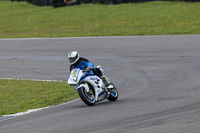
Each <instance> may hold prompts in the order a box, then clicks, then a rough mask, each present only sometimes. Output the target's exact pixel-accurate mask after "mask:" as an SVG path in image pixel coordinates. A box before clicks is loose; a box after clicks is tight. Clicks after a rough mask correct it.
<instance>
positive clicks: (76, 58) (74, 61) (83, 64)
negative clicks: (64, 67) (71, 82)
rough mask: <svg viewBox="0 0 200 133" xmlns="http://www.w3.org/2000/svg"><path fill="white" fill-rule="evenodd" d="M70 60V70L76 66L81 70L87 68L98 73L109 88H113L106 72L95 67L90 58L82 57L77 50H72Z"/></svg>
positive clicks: (69, 55)
mask: <svg viewBox="0 0 200 133" xmlns="http://www.w3.org/2000/svg"><path fill="white" fill-rule="evenodd" d="M68 60H69V64H70V72H71V71H72V69H74V68H80V69H81V70H86V71H93V73H94V74H95V75H97V76H98V77H100V78H101V79H102V81H103V82H104V83H105V85H106V87H107V88H113V86H112V85H111V82H110V81H109V79H108V78H107V77H106V76H105V74H104V73H103V72H102V71H101V70H100V69H99V68H96V67H94V65H93V64H92V63H91V62H90V61H89V60H88V59H86V58H83V57H80V55H79V53H78V52H77V51H72V52H70V53H69V54H68Z"/></svg>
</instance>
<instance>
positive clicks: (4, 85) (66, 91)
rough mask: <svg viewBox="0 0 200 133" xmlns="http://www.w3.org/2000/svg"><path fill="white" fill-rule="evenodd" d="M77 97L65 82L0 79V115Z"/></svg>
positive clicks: (54, 103)
mask: <svg viewBox="0 0 200 133" xmlns="http://www.w3.org/2000/svg"><path fill="white" fill-rule="evenodd" d="M76 98H78V94H77V93H76V91H75V90H73V89H72V88H71V87H70V86H68V85H67V83H66V82H55V81H51V82H47V81H32V80H15V79H14V80H7V79H0V116H2V115H6V114H14V113H18V112H24V111H27V110H29V109H35V108H41V107H46V106H52V105H57V104H60V103H63V102H67V101H70V100H73V99H76Z"/></svg>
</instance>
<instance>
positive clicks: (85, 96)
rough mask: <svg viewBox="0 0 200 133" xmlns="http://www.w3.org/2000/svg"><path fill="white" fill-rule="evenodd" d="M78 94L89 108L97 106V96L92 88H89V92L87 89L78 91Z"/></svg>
mask: <svg viewBox="0 0 200 133" xmlns="http://www.w3.org/2000/svg"><path fill="white" fill-rule="evenodd" d="M78 94H79V96H80V98H81V100H82V101H83V102H84V103H85V104H87V105H88V106H94V105H95V95H94V92H93V90H92V89H91V88H89V92H87V91H86V90H85V88H84V87H82V88H80V89H78Z"/></svg>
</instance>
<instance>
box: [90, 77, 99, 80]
mask: <svg viewBox="0 0 200 133" xmlns="http://www.w3.org/2000/svg"><path fill="white" fill-rule="evenodd" d="M90 80H98V78H97V77H94V78H93V77H90Z"/></svg>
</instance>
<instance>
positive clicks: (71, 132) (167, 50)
mask: <svg viewBox="0 0 200 133" xmlns="http://www.w3.org/2000/svg"><path fill="white" fill-rule="evenodd" d="M72 50H77V51H78V52H80V54H81V55H82V56H84V57H87V58H89V59H90V60H91V61H92V62H93V63H94V64H95V65H99V64H100V65H101V66H102V67H103V68H104V69H105V72H106V75H107V76H108V77H109V78H110V79H111V80H112V81H113V83H114V84H115V85H116V87H117V88H118V91H119V99H118V100H117V101H116V102H109V101H107V100H105V101H103V102H100V103H97V104H96V105H95V106H93V107H88V106H87V105H85V104H84V103H83V102H82V101H81V100H77V101H74V102H71V103H68V104H63V105H60V106H56V107H51V108H49V109H44V110H42V111H38V112H34V113H30V114H27V115H22V116H19V117H15V118H11V119H4V120H0V133H122V132H124V133H199V132H200V35H180V36H179V35H178V36H140V37H137V36H133V37H94V38H56V39H4V40H3V39H0V77H1V78H20V79H43V80H64V81H66V80H67V78H68V75H69V72H68V70H69V65H68V63H67V58H66V57H67V53H68V52H70V51H72Z"/></svg>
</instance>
